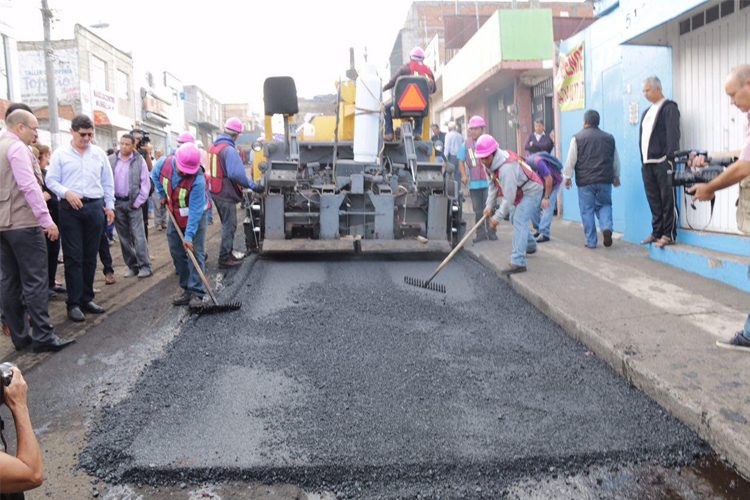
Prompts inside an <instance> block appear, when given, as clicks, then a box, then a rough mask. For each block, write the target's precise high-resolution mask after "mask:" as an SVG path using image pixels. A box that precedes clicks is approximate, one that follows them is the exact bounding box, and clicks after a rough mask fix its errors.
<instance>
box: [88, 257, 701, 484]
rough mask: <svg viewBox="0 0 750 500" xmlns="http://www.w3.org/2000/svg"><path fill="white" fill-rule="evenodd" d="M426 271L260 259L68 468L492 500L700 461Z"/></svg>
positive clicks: (675, 425) (486, 286)
mask: <svg viewBox="0 0 750 500" xmlns="http://www.w3.org/2000/svg"><path fill="white" fill-rule="evenodd" d="M435 265H436V262H432V261H422V260H395V259H376V260H372V259H365V258H350V259H345V260H333V259H327V258H310V259H307V260H293V259H277V260H265V259H262V260H259V261H257V262H255V263H254V264H247V265H245V266H243V268H242V269H241V270H239V271H238V272H237V273H236V274H234V275H231V274H230V275H228V276H227V278H226V279H224V285H225V286H226V289H225V290H224V292H223V295H224V296H225V300H230V299H231V297H232V296H233V298H234V299H235V300H238V299H241V300H242V301H243V308H242V310H241V311H239V312H238V313H231V314H222V315H215V316H205V317H201V318H200V319H196V320H191V321H190V322H188V323H187V324H186V325H185V326H184V328H183V330H182V332H181V333H180V334H179V336H178V337H177V338H176V339H175V340H174V342H173V343H172V344H171V346H170V347H169V348H168V349H167V350H166V353H165V355H164V357H162V358H161V359H159V360H157V361H155V362H154V363H152V364H151V365H150V366H149V367H148V368H147V369H146V370H145V372H144V374H143V376H142V378H141V380H140V381H139V383H138V384H137V386H136V388H135V390H134V391H133V393H132V394H131V396H130V397H129V398H127V399H125V400H123V401H122V402H121V403H119V404H117V405H116V406H114V407H111V408H106V409H105V411H104V412H103V414H102V417H101V419H100V420H99V421H98V422H97V423H96V425H95V427H94V430H93V431H92V433H91V435H90V444H89V446H88V448H87V449H86V450H85V451H84V453H83V454H82V456H81V465H82V466H83V467H84V468H85V469H86V470H88V471H89V472H91V473H93V474H95V475H96V476H98V477H100V478H102V479H105V480H106V481H108V482H130V483H147V484H177V485H181V484H186V483H189V484H196V483H198V482H201V481H219V480H257V481H263V482H268V483H272V482H285V483H291V484H297V485H299V486H301V487H304V488H307V489H308V490H327V491H333V492H335V493H336V494H337V496H338V497H340V498H354V497H356V498H368V497H372V498H376V497H380V496H385V497H402V496H403V497H420V496H422V497H444V498H454V497H467V498H496V497H498V496H501V495H503V494H507V493H508V488H509V487H510V485H511V484H512V483H513V482H514V481H517V480H519V479H523V478H529V477H534V476H540V475H545V476H550V475H552V474H555V475H556V474H560V475H561V476H564V475H565V474H573V473H579V472H581V471H584V470H586V469H587V468H588V467H591V466H593V465H596V466H597V467H604V468H607V467H611V468H612V469H613V470H616V469H617V467H618V466H619V464H622V463H625V462H628V463H653V464H659V465H664V466H672V465H683V464H688V463H691V462H692V461H693V460H694V459H695V457H697V456H701V455H703V454H705V453H707V452H708V451H709V450H708V448H707V446H706V445H705V444H704V443H703V442H702V441H701V440H700V439H699V438H698V437H697V436H696V435H695V434H693V433H692V432H691V431H689V430H688V429H687V428H686V427H684V426H683V425H682V424H681V423H679V422H678V421H676V420H675V419H674V418H672V417H671V416H670V415H668V414H667V413H666V412H665V411H664V410H662V409H661V408H660V407H659V406H658V405H657V404H655V403H654V402H652V401H651V400H649V399H648V398H647V397H645V396H644V395H643V394H642V393H640V392H639V391H637V390H636V389H634V388H633V387H631V386H630V385H629V384H628V383H627V382H626V381H624V380H623V379H621V378H619V377H618V376H617V375H616V374H614V373H613V372H612V371H611V370H610V369H609V368H608V367H607V366H606V365H605V364H604V363H603V362H602V361H601V360H599V359H597V358H596V357H594V356H591V355H590V353H588V351H587V350H586V348H585V347H583V346H582V345H580V344H579V343H577V342H576V341H574V340H572V339H570V338H569V337H567V336H566V335H565V333H564V332H563V331H562V330H561V329H560V328H559V327H557V326H556V325H554V324H553V323H552V322H550V321H549V320H548V319H547V318H546V317H544V316H543V315H542V314H541V313H540V312H539V311H537V310H536V309H534V307H533V306H531V305H530V304H528V303H527V302H525V301H524V300H523V299H522V298H520V297H519V296H518V295H516V294H515V293H514V292H513V291H512V290H511V289H510V288H509V287H508V286H507V285H506V284H505V283H504V282H502V281H501V280H499V279H498V278H496V277H495V276H494V274H492V273H489V272H488V271H487V270H486V269H484V268H483V267H481V266H480V265H479V264H477V263H475V262H473V261H471V260H469V259H466V258H463V257H460V258H458V259H457V261H456V262H453V263H452V264H451V265H450V266H448V268H447V269H446V270H445V271H444V273H443V274H441V276H440V278H438V280H439V281H442V282H443V283H446V284H447V286H448V294H447V295H442V294H437V293H433V292H429V291H425V290H420V289H416V288H412V287H407V286H406V285H404V284H403V283H402V281H403V275H404V274H409V275H414V276H417V277H424V276H427V275H429V273H430V271H431V270H432V269H433V268H434V266H435Z"/></svg>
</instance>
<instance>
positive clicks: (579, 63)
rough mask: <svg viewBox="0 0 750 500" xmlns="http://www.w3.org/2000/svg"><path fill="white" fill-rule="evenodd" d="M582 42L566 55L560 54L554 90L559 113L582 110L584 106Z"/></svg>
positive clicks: (584, 83) (584, 86)
mask: <svg viewBox="0 0 750 500" xmlns="http://www.w3.org/2000/svg"><path fill="white" fill-rule="evenodd" d="M584 68H585V65H584V61H583V42H581V44H580V45H579V46H578V47H576V48H575V49H573V50H571V51H570V52H569V53H567V54H562V53H561V54H560V61H559V64H558V66H557V74H556V75H555V89H556V90H557V102H558V104H559V105H560V111H572V110H574V109H583V108H584V107H585V106H586V81H585V79H584V74H585V71H584Z"/></svg>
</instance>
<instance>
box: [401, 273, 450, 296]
mask: <svg viewBox="0 0 750 500" xmlns="http://www.w3.org/2000/svg"><path fill="white" fill-rule="evenodd" d="M404 283H406V284H407V285H411V286H416V287H418V288H424V289H426V290H432V291H433V292H439V293H446V291H445V285H443V284H441V283H432V282H431V281H430V282H427V281H425V280H423V279H419V278H413V277H411V276H404Z"/></svg>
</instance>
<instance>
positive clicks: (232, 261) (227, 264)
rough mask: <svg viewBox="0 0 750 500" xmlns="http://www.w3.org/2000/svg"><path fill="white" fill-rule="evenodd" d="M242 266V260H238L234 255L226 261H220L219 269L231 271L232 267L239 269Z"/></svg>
mask: <svg viewBox="0 0 750 500" xmlns="http://www.w3.org/2000/svg"><path fill="white" fill-rule="evenodd" d="M241 265H242V259H238V258H237V257H235V256H234V255H229V257H227V258H226V259H224V260H220V261H219V269H229V268H231V267H237V266H241Z"/></svg>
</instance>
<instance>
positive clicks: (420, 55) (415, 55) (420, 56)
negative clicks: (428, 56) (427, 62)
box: [409, 47, 424, 61]
mask: <svg viewBox="0 0 750 500" xmlns="http://www.w3.org/2000/svg"><path fill="white" fill-rule="evenodd" d="M409 57H411V58H412V59H417V60H419V61H424V50H422V47H414V48H413V49H411V52H409Z"/></svg>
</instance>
